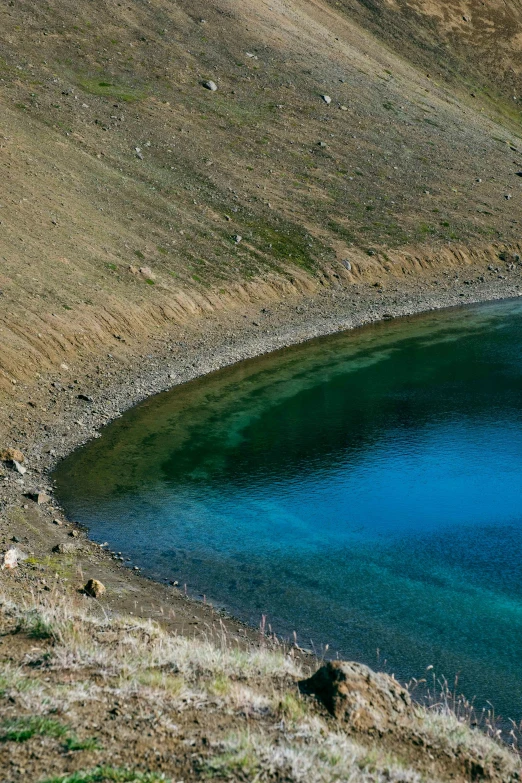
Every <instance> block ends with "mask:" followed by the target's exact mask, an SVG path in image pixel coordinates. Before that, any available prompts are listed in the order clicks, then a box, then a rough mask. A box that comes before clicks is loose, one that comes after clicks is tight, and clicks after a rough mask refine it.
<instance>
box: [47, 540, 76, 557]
mask: <svg viewBox="0 0 522 783" xmlns="http://www.w3.org/2000/svg"><path fill="white" fill-rule="evenodd" d="M78 548H79V547H78V544H73V542H72V541H70V542H67V541H66V542H65V543H62V544H56V546H53V552H56V554H58V555H72V554H74V552H76V551H77V550H78Z"/></svg>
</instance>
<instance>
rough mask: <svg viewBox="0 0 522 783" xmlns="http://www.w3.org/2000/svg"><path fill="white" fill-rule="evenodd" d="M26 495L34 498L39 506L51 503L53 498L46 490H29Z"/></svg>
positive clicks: (31, 498)
mask: <svg viewBox="0 0 522 783" xmlns="http://www.w3.org/2000/svg"><path fill="white" fill-rule="evenodd" d="M26 497H28V498H29V499H30V500H34V502H35V503H38V505H39V506H43V505H45V503H49V501H50V500H51V498H50V496H49V495H47V494H46V493H45V492H28V493H27V495H26Z"/></svg>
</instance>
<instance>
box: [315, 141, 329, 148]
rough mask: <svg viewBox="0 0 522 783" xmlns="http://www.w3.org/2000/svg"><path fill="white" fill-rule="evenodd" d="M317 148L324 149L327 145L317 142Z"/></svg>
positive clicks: (323, 142)
mask: <svg viewBox="0 0 522 783" xmlns="http://www.w3.org/2000/svg"><path fill="white" fill-rule="evenodd" d="M317 146H318V147H326V146H327V145H326V142H325V141H318V142H317Z"/></svg>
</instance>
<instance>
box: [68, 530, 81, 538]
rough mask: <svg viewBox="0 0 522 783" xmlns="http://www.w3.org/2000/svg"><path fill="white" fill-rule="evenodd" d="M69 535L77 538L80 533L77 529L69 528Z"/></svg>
mask: <svg viewBox="0 0 522 783" xmlns="http://www.w3.org/2000/svg"><path fill="white" fill-rule="evenodd" d="M69 535H70V536H71V538H78V537H79V535H80V534H79V532H78V531H77V530H71V532H70V533H69Z"/></svg>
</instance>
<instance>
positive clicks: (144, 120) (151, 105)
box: [0, 0, 522, 783]
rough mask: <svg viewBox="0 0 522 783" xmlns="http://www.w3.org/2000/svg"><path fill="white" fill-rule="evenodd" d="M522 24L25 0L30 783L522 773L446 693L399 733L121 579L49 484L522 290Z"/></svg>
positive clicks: (17, 659)
mask: <svg viewBox="0 0 522 783" xmlns="http://www.w3.org/2000/svg"><path fill="white" fill-rule="evenodd" d="M521 17H522V5H521V4H520V3H519V2H518V0H517V2H513V3H510V4H509V5H508V6H507V5H505V4H501V3H498V2H496V0H495V2H491V3H487V4H485V3H482V2H480V0H467V2H466V3H459V2H449V0H443V1H442V2H439V3H436V4H434V3H430V2H427V0H426V1H425V0H411V1H410V2H408V1H407V0H361V2H359V0H241V2H239V1H238V0H236V1H235V2H234V0H207V2H199V0H195V1H191V2H189V1H188V0H124V1H122V2H121V3H120V2H114V1H113V0H82V2H80V3H75V4H73V3H70V2H67V0H48V2H41V3H28V2H20V1H19V0H9V2H5V3H4V4H2V6H1V7H0V168H1V171H2V175H3V182H2V188H1V191H0V452H2V451H3V450H4V449H5V448H16V449H21V450H22V452H23V455H24V460H25V461H24V464H23V467H24V469H25V471H26V472H25V473H23V475H22V473H19V472H17V470H16V469H15V468H13V463H12V460H10V459H7V458H6V459H5V460H4V461H3V462H0V481H1V484H0V540H1V543H2V549H1V550H0V555H3V553H4V552H5V551H6V549H8V548H9V547H11V546H12V545H13V544H16V545H17V546H19V547H20V548H21V549H22V550H23V551H24V553H25V554H26V555H28V559H27V560H24V561H23V562H22V563H21V564H20V565H19V566H18V568H17V569H16V570H14V571H12V572H11V571H10V570H9V569H6V570H1V571H0V588H1V590H2V591H3V594H4V599H3V602H2V608H1V612H0V623H1V627H2V631H1V633H2V636H1V638H0V642H1V645H0V651H1V652H2V655H1V656H0V659H1V660H0V666H1V667H2V670H1V671H0V716H1V720H0V723H1V726H0V731H3V732H4V733H3V734H1V735H0V759H1V763H2V769H3V770H8V772H7V773H6V777H5V779H6V780H8V781H9V782H10V783H13V782H14V781H20V780H24V781H26V780H30V781H33V780H34V781H40V780H49V781H53V782H54V783H57V782H60V781H61V782H62V783H65V782H66V781H68V782H69V783H80V781H84V783H85V781H96V780H132V781H134V780H136V781H138V780H141V781H147V780H148V781H151V783H152V781H156V780H160V779H168V780H173V781H178V783H179V782H180V781H181V780H184V781H185V783H188V781H189V780H195V779H201V780H204V779H208V778H209V777H210V778H211V777H217V778H219V777H221V778H225V779H227V778H228V779H233V780H238V781H239V780H245V781H254V780H255V781H263V780H267V781H268V780H271V781H274V780H277V781H301V780H303V781H304V780H307V781H308V780H314V781H315V780H318V781H323V780H324V781H333V780H343V781H344V780H347V781H348V780H350V781H361V783H362V782H363V781H364V783H366V782H367V781H385V780H386V781H397V782H398V781H404V782H405V783H406V781H412V782H413V781H423V780H427V779H429V780H437V781H438V780H440V781H446V780H448V781H449V780H455V781H468V780H495V781H508V780H513V781H514V780H519V779H520V774H521V772H520V763H519V760H518V756H516V755H515V754H512V753H511V751H508V750H506V748H504V747H501V746H500V745H499V744H498V742H497V740H498V737H496V738H494V739H492V738H491V737H490V738H486V737H484V736H483V734H482V733H481V732H480V731H479V730H478V729H477V728H476V727H473V726H472V725H471V723H472V714H471V713H470V712H469V711H466V712H465V714H464V715H463V716H460V717H458V716H456V715H455V714H454V713H453V711H452V706H451V704H448V703H447V700H446V699H445V698H444V699H443V700H442V701H441V702H440V703H439V702H437V703H436V704H435V705H432V709H431V710H428V711H422V710H419V711H415V713H414V714H413V713H411V714H410V713H409V718H408V721H409V722H408V726H407V729H404V727H403V728H402V729H401V730H400V731H399V732H394V730H391V729H390V730H388V728H387V729H386V730H384V729H383V730H381V729H380V728H376V726H375V725H371V726H370V727H368V726H365V727H361V726H354V725H353V724H350V723H349V722H348V725H344V724H342V722H341V723H339V722H336V720H335V717H333V716H332V715H330V714H329V713H328V710H327V709H326V708H325V707H324V705H323V706H321V704H320V703H319V702H318V701H317V700H315V699H314V698H313V697H312V695H310V694H305V693H303V692H302V689H301V690H300V686H299V683H300V682H301V681H302V679H303V678H304V677H305V676H308V675H309V674H310V672H311V670H312V669H314V668H316V667H317V666H318V662H317V661H316V660H315V659H313V658H311V657H310V656H307V655H306V654H304V653H303V652H302V651H299V650H296V649H290V648H284V649H283V650H282V651H281V649H279V647H278V646H277V643H276V641H275V640H274V639H272V640H270V643H268V641H267V639H266V638H265V637H264V636H263V635H260V634H258V633H255V632H252V630H249V629H245V628H243V627H240V626H239V625H238V624H237V623H236V622H235V621H233V620H232V619H230V618H229V619H228V620H227V619H226V618H223V617H222V616H221V615H219V616H218V615H216V614H215V613H214V612H213V611H212V608H211V607H209V606H207V605H201V604H199V603H196V602H193V601H191V600H189V599H187V598H185V597H184V596H183V595H182V594H181V592H180V591H179V590H177V589H175V588H174V587H166V586H161V585H155V584H152V583H150V582H148V581H147V580H145V579H142V578H141V577H140V576H139V574H137V573H133V572H130V571H129V569H127V568H124V567H123V566H122V565H121V564H120V562H119V560H118V558H117V557H111V556H110V553H107V552H105V551H104V550H102V549H100V547H98V546H97V545H95V544H94V543H92V542H89V541H88V538H87V537H86V535H85V532H82V531H78V530H77V529H76V528H75V527H74V526H73V524H72V523H70V522H69V521H68V520H65V519H64V517H63V514H62V512H61V510H60V508H59V507H58V504H57V503H56V502H55V501H54V499H53V496H52V494H53V493H52V490H53V487H52V481H51V479H50V471H51V470H52V468H53V466H54V465H55V464H56V461H57V460H58V459H59V458H60V457H61V456H64V455H65V454H66V453H68V452H69V451H70V450H71V449H72V448H74V447H76V446H78V445H79V444H80V443H82V442H85V441H86V440H88V439H89V438H91V437H96V436H98V435H99V431H100V429H101V428H102V427H103V425H104V424H105V423H106V422H107V421H109V420H110V419H112V418H114V417H115V416H118V415H119V414H120V413H121V412H122V411H123V410H124V409H125V408H128V407H129V406H131V405H132V404H135V403H136V402H138V401H139V400H141V399H143V398H144V397H146V396H148V395H150V394H153V393H155V392H157V391H160V390H162V389H166V388H169V387H171V386H173V385H174V384H177V383H181V382H184V381H186V380H189V379H190V378H193V377H195V376H197V375H201V374H204V373H205V372H210V371H212V370H214V369H217V368H218V367H221V366H223V365H225V364H228V363H231V362H235V361H238V360H240V359H243V358H246V357H249V356H255V355H258V354H260V353H263V352H266V351H268V350H274V349H276V348H278V347H280V346H282V345H288V344H292V343H295V342H299V341H302V340H305V339H308V338H310V337H314V336H317V335H319V334H326V333H329V332H333V331H337V330H339V329H346V328H351V327H355V326H358V325H360V324H363V323H367V322H368V321H372V320H376V319H379V318H383V317H384V318H388V317H392V316H396V315H404V314H411V313H414V312H418V311H420V310H426V309H431V308H437V307H442V306H449V305H455V304H459V303H462V302H465V303H466V302H473V301H479V300H484V299H488V298H499V297H503V296H518V295H519V294H520V286H521V285H522V282H521V281H522V274H521V271H522V264H521V263H520V256H521V255H522V243H521V242H520V221H521V220H522V213H521V209H520V200H521V197H522V124H521V117H522V114H521V110H522V106H521V100H522V96H520V95H518V84H519V82H520V71H521V67H522V56H521V48H522V37H521V35H520V30H521V21H522V18H521ZM210 81H211V82H214V83H215V85H216V86H217V89H216V90H211V89H208V86H209V85H208V84H207V85H206V86H205V83H206V82H210ZM0 459H1V457H0ZM38 491H40V492H41V491H45V493H47V494H48V496H49V497H48V499H47V500H46V501H45V502H44V503H42V504H40V503H38V502H36V501H34V500H33V499H31V498H34V497H36V498H37V497H38V495H35V494H34V493H37V492H38ZM29 495H30V496H31V497H29ZM71 539H75V540H77V543H78V546H77V549H76V550H75V552H74V553H72V550H67V547H65V549H63V547H64V546H65V545H69V547H70V544H71ZM56 547H58V550H57V549H56ZM60 547H62V549H61V550H60ZM66 552H69V554H68V555H67V556H66V557H61V556H60V555H61V554H63V553H66ZM57 553H58V554H57ZM87 577H96V578H98V579H101V580H102V581H103V583H104V584H105V585H106V587H107V593H106V595H105V596H104V598H103V599H101V600H100V602H94V601H92V599H89V598H87V597H86V596H85V595H79V594H78V591H81V589H82V586H83V584H84V581H85V578H87ZM133 613H134V614H133ZM136 614H139V618H137V617H136ZM160 621H161V624H158V623H160ZM223 628H225V630H224V631H223V634H222V636H220V635H219V634H220V633H221V631H222V630H223ZM209 629H210V630H209ZM216 629H220V630H219V632H218V631H216ZM209 636H210V638H209ZM91 637H92V638H94V639H95V644H94V645H93V644H92V638H91ZM222 637H223V638H222ZM187 639H190V641H187ZM267 645H268V647H267ZM273 645H275V648H276V649H274V648H273ZM238 650H239V651H240V653H241V654H240V653H239V652H238ZM129 651H130V652H129ZM33 680H34V683H33V684H31V681H33ZM386 688H391V689H392V690H393V689H394V688H395V685H393V684H392V685H390V683H389V682H388V683H387V685H386ZM65 693H68V696H67V698H66V699H65V697H64V694H65ZM446 696H447V694H446ZM401 698H403V697H402V696H401ZM404 698H405V699H407V697H406V696H404ZM64 699H65V701H64ZM35 716H36V717H35ZM209 716H210V717H209ZM461 718H462V719H461ZM40 719H41V720H40ZM31 721H32V722H31ZM35 721H36V722H35ZM42 721H43V722H42ZM64 726H65V728H64ZM100 727H101V728H100ZM114 727H115V729H114V730H113V728H114ZM482 728H483V727H482ZM18 731H21V732H22V734H24V732H27V731H29V736H28V737H26V739H27V742H26V741H25V740H20V737H19V736H18V734H17V732H18ZM13 732H14V734H15V735H16V736H14V735H13ZM495 732H496V728H495V726H494V725H493V724H491V725H490V726H489V733H490V734H492V735H494V734H495ZM24 736H25V735H24ZM93 738H94V739H93ZM512 739H513V738H512ZM129 749H131V750H129ZM127 768H132V770H134V771H132V770H131V771H130V772H129V771H128V769H127ZM89 769H90V770H98V771H97V772H86V771H85V770H89ZM125 769H127V771H125ZM81 770H84V772H85V774H84V772H81V773H80V771H81ZM100 770H101V771H100ZM111 770H112V771H111ZM149 773H150V774H149ZM82 775H83V777H82ZM89 775H90V777H89ZM161 775H164V776H165V777H164V778H161ZM53 776H54V777H53ZM3 777H4V776H2V779H3Z"/></svg>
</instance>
